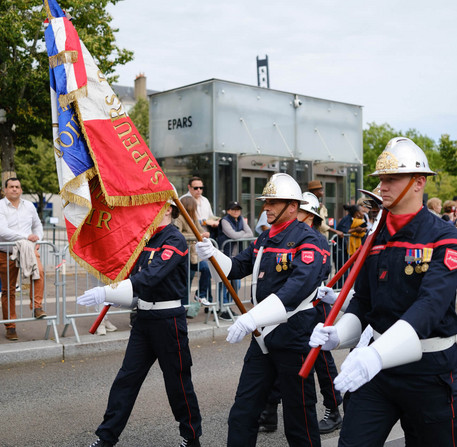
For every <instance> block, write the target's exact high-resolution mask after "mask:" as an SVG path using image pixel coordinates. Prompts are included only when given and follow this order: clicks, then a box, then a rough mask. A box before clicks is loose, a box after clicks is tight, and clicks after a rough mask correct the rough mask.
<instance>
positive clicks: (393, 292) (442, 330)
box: [346, 207, 457, 374]
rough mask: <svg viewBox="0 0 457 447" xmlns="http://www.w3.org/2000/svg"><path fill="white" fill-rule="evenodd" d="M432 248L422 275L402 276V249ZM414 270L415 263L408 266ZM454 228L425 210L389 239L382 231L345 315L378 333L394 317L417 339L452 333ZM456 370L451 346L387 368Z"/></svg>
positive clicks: (455, 323)
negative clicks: (415, 333) (410, 329)
mask: <svg viewBox="0 0 457 447" xmlns="http://www.w3.org/2000/svg"><path fill="white" fill-rule="evenodd" d="M423 248H431V249H433V254H432V259H431V262H429V269H428V271H427V272H425V273H416V272H415V271H414V273H413V274H412V275H407V274H406V273H405V267H406V266H407V260H405V256H406V255H407V250H408V249H423ZM412 265H413V266H415V264H412ZM456 288H457V229H456V228H454V227H452V226H451V225H449V224H448V223H447V222H444V221H443V220H442V219H440V218H438V217H437V216H435V215H433V214H432V213H430V212H429V211H428V209H427V208H426V207H423V208H422V209H421V211H419V213H418V214H417V215H416V216H415V217H414V218H413V220H412V221H411V222H409V223H408V224H407V225H405V226H404V227H403V228H402V229H400V230H399V231H398V232H397V233H396V234H394V235H393V236H390V234H389V232H388V231H387V228H386V227H384V228H383V229H382V230H381V231H380V233H379V235H378V237H377V239H376V241H375V242H374V244H373V247H372V249H371V251H370V253H369V256H368V257H367V260H366V262H365V263H364V265H363V267H362V269H361V271H360V274H359V276H358V278H357V281H356V283H355V294H354V296H353V298H352V300H351V303H350V304H349V306H348V309H347V311H346V312H350V313H353V314H355V315H357V317H358V318H359V319H360V321H361V322H362V325H363V327H365V326H366V325H367V324H371V326H372V327H373V328H374V329H375V330H376V331H377V332H380V333H383V332H385V331H386V330H387V329H388V328H389V327H390V326H392V325H393V324H394V323H395V322H396V321H398V320H399V319H402V320H405V321H407V322H408V323H409V324H410V325H411V326H412V327H413V328H414V329H415V331H416V332H417V334H418V336H419V338H420V339H426V338H431V337H449V336H451V335H454V334H457V315H456V312H455V294H456ZM456 367H457V346H456V345H455V344H454V345H453V346H452V347H451V348H449V349H447V350H445V351H439V352H434V353H425V354H423V357H422V359H421V360H420V361H419V362H414V363H411V364H408V365H403V366H399V367H396V368H393V370H395V372H397V373H407V374H424V373H425V374H439V373H441V372H446V371H449V370H451V369H455V368H456Z"/></svg>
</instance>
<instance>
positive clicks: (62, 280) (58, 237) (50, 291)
mask: <svg viewBox="0 0 457 447" xmlns="http://www.w3.org/2000/svg"><path fill="white" fill-rule="evenodd" d="M49 230H50V231H51V232H49V231H48V232H47V233H45V234H46V237H49V236H51V237H52V242H51V241H47V240H45V241H43V242H39V250H40V257H41V262H42V264H43V269H44V273H45V275H44V297H43V309H44V310H45V312H46V313H47V316H46V317H45V318H44V320H45V321H46V332H45V335H44V338H45V339H48V338H49V332H50V330H51V328H52V330H53V332H54V337H55V341H56V342H57V343H60V339H59V334H58V330H57V325H59V324H63V330H62V333H61V336H62V337H65V336H66V333H67V330H68V328H69V327H70V326H71V327H72V329H73V332H74V334H75V338H76V341H77V342H78V343H80V342H81V339H80V336H79V332H78V327H77V321H78V320H79V319H81V318H87V317H91V318H93V319H94V320H95V318H96V317H97V316H98V315H99V313H100V311H101V307H102V306H100V307H99V308H94V307H92V308H90V307H86V306H79V305H78V304H77V302H76V298H77V297H78V296H80V295H82V294H83V293H84V291H86V290H88V289H91V288H92V287H96V286H101V285H103V284H102V283H101V282H100V281H99V280H98V279H97V278H96V277H95V276H93V275H91V274H90V273H88V272H87V271H86V270H84V269H83V268H82V267H80V266H79V265H78V264H77V263H76V262H75V260H74V259H73V258H72V257H71V256H70V254H69V245H68V241H65V239H64V237H63V232H62V231H61V229H58V228H54V229H53V228H50V229H49ZM254 240H255V238H246V239H237V240H233V239H228V240H226V241H225V242H224V243H223V244H222V246H221V247H220V249H221V250H222V251H223V250H224V249H225V248H227V246H230V250H231V249H232V248H233V247H235V246H236V247H237V249H239V250H243V249H245V248H246V247H247V246H248V245H249V244H250V243H251V242H252V241H254ZM347 240H348V235H345V236H344V239H339V238H338V237H337V236H336V235H335V236H334V237H333V238H332V239H331V240H329V252H330V256H331V257H332V273H331V276H330V278H331V277H332V276H333V275H334V274H335V272H337V271H338V269H339V268H340V267H341V266H342V265H343V264H344V262H345V260H347V258H348V255H347V254H344V250H346V248H345V247H346V246H347ZM211 241H212V243H213V245H214V246H215V247H216V248H219V247H218V244H217V242H216V241H215V240H213V239H211ZM65 242H66V243H65ZM187 242H188V247H189V248H190V246H191V244H195V242H196V241H195V240H188V241H187ZM13 245H14V244H12V243H0V250H3V251H5V250H7V249H8V250H11V248H12V246H13ZM9 257H10V254H8V260H9ZM208 262H209V261H207V263H208ZM188 263H189V269H188V271H189V273H188V288H187V292H188V293H187V297H185V298H183V304H184V306H185V307H186V308H187V309H189V308H190V307H192V306H193V305H194V306H195V305H198V301H196V300H195V299H194V297H195V296H197V297H198V298H200V302H201V299H202V298H206V301H204V302H205V303H206V305H201V304H200V311H201V308H207V309H208V310H207V311H206V312H207V313H206V318H205V323H208V321H209V318H211V317H212V318H213V319H214V321H215V323H216V325H217V326H218V327H219V315H220V314H221V313H223V312H225V311H226V312H227V313H228V314H229V317H230V319H232V320H233V319H234V316H236V315H237V310H238V309H236V308H235V309H233V306H236V304H235V302H234V301H233V298H232V297H231V296H230V295H229V294H226V288H225V286H224V285H223V283H222V282H216V281H214V280H212V279H211V280H210V281H209V288H208V289H207V290H206V293H205V292H203V294H202V293H201V292H202V291H201V289H200V284H201V280H200V279H201V277H202V275H203V274H208V272H203V268H205V269H207V268H208V266H207V265H206V266H205V264H204V263H202V262H199V263H198V264H197V266H196V267H195V266H194V269H195V272H194V273H193V274H191V265H190V256H188ZM7 274H8V277H9V271H8V272H7ZM330 278H329V279H330ZM191 279H192V280H191ZM8 284H9V281H8ZM232 285H233V286H234V288H235V290H236V291H237V295H238V297H239V298H240V301H241V302H242V303H243V304H247V303H250V301H251V276H250V275H249V276H248V277H246V278H244V279H243V280H239V281H238V280H237V282H235V281H232ZM17 286H18V287H17V291H16V290H14V291H13V290H10V287H9V285H7V286H6V289H5V288H4V287H5V286H2V289H4V293H6V296H7V298H9V297H10V295H11V293H14V294H15V295H16V296H15V302H16V313H17V319H15V320H12V319H11V318H10V317H11V309H10V308H9V299H5V300H2V303H5V305H6V306H7V307H8V311H7V315H6V316H7V318H4V319H2V320H0V323H10V322H15V323H20V324H22V323H30V322H33V321H37V320H36V319H35V318H34V317H33V311H34V308H33V307H32V310H31V311H30V310H29V309H28V307H29V306H28V303H29V299H28V297H26V293H27V292H28V289H30V287H32V292H34V285H33V282H32V284H31V285H29V279H24V278H23V275H22V270H21V269H20V271H19V274H18V284H17ZM341 287H342V283H341V284H337V285H336V286H335V289H336V290H339V289H341ZM2 307H3V306H2ZM131 312H132V311H131V310H129V309H116V308H111V309H110V311H109V315H113V314H130V313H131ZM188 313H189V312H188Z"/></svg>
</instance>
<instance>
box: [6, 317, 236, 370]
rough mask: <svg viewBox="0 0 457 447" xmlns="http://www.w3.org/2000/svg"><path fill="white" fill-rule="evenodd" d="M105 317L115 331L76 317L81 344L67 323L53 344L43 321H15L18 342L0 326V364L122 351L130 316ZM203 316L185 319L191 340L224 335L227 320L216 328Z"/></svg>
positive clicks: (62, 358) (58, 330)
mask: <svg viewBox="0 0 457 447" xmlns="http://www.w3.org/2000/svg"><path fill="white" fill-rule="evenodd" d="M108 316H109V319H110V321H111V322H112V323H113V324H114V325H115V326H117V328H118V330H117V331H115V332H107V333H106V335H103V336H100V335H92V334H89V329H90V327H91V326H92V324H93V322H94V321H95V318H94V317H87V318H79V319H78V320H77V329H78V333H79V337H80V339H81V343H77V341H76V338H75V335H74V332H73V328H72V327H71V325H70V326H68V328H67V331H66V334H65V337H62V332H63V330H64V325H63V324H60V325H57V333H58V336H59V339H60V340H59V341H60V343H56V341H55V337H54V331H53V330H52V327H51V328H50V331H49V339H48V340H45V339H44V336H45V333H46V328H47V323H46V320H36V321H29V322H26V323H18V324H17V325H16V331H17V334H18V337H19V340H18V341H10V340H7V339H6V338H5V333H6V331H5V329H4V328H3V329H2V328H0V367H5V366H6V367H7V366H8V365H12V364H15V363H26V362H37V361H43V362H45V361H65V360H69V359H75V358H82V357H87V356H88V355H104V354H108V353H110V352H116V351H124V350H125V348H126V346H127V341H128V338H129V336H130V326H129V324H130V316H129V314H121V315H110V314H109V313H108ZM205 317H206V314H205V313H204V312H203V309H200V312H199V314H198V315H197V317H196V318H193V319H188V320H187V323H188V329H189V339H190V340H191V341H194V340H204V339H205V340H212V339H215V338H219V337H220V338H223V337H225V336H226V334H227V328H228V326H230V324H231V322H229V321H223V320H219V325H220V327H219V328H218V327H217V326H216V323H215V322H214V320H213V319H212V318H209V320H208V323H207V324H205Z"/></svg>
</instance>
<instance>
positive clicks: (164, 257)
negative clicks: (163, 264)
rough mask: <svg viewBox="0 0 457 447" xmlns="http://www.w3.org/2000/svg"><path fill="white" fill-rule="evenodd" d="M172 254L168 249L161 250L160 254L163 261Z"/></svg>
mask: <svg viewBox="0 0 457 447" xmlns="http://www.w3.org/2000/svg"><path fill="white" fill-rule="evenodd" d="M172 256H173V250H170V249H168V248H167V249H166V250H164V251H163V252H162V256H161V258H162V259H163V260H164V261H168V260H169V259H170V258H171V257H172Z"/></svg>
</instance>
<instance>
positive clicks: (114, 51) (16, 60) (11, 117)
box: [0, 0, 133, 171]
mask: <svg viewBox="0 0 457 447" xmlns="http://www.w3.org/2000/svg"><path fill="white" fill-rule="evenodd" d="M118 1H119V0H78V1H74V0H61V1H60V2H59V4H60V6H61V7H62V9H64V10H65V11H66V12H68V13H69V14H70V15H71V16H72V17H74V20H73V24H74V26H75V27H76V29H77V31H78V34H79V37H80V38H81V40H83V41H84V43H85V45H86V46H87V48H88V50H89V51H90V52H91V54H92V56H93V57H94V59H95V61H96V63H97V64H98V66H99V67H100V69H101V70H102V71H103V72H104V73H105V75H106V76H107V78H108V79H109V81H110V82H114V81H115V80H116V76H113V74H114V72H115V67H116V66H117V65H120V64H121V65H122V64H125V63H126V62H128V61H130V60H132V58H133V54H132V52H130V51H127V50H125V49H121V48H119V47H118V46H117V45H116V43H115V36H114V34H115V32H116V31H118V30H117V29H114V28H111V26H110V23H111V21H112V18H111V16H110V15H109V13H108V12H107V11H106V7H107V5H108V4H116V3H117V2H118ZM45 18H46V13H45V10H44V8H43V5H42V1H41V0H8V1H0V42H1V45H0V108H2V109H4V110H5V111H6V116H5V119H4V120H2V121H4V122H0V147H1V150H2V171H14V168H15V163H14V153H15V147H16V145H19V146H23V147H26V146H28V145H29V144H31V137H32V136H42V137H44V138H51V106H50V100H49V64H48V56H47V52H46V46H45V43H44V29H45V25H44V23H43V22H44V20H45Z"/></svg>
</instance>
